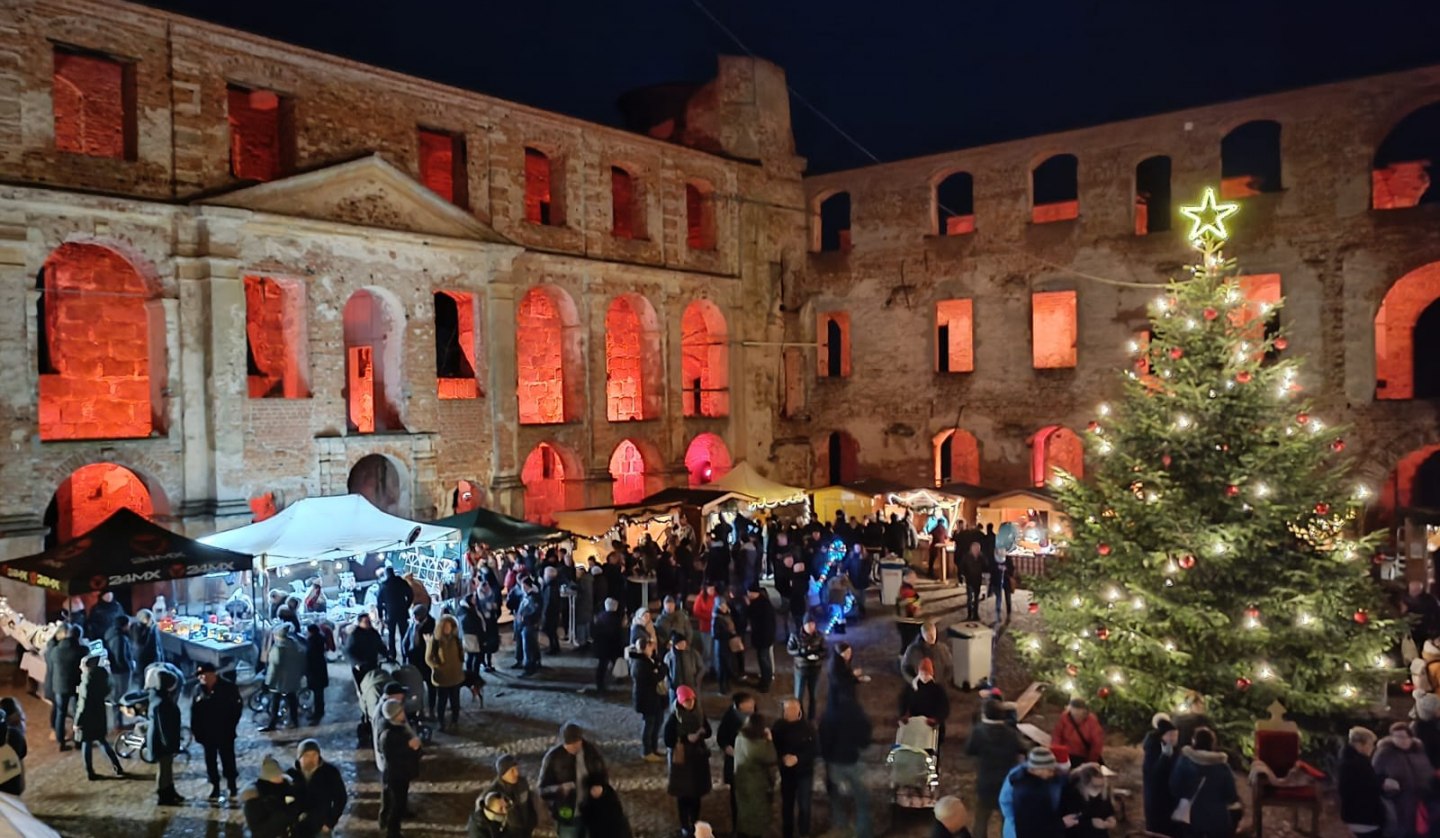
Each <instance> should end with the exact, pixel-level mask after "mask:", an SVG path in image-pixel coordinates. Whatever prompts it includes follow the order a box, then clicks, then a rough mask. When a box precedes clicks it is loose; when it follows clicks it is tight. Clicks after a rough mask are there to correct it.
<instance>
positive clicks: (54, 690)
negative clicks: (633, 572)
mask: <svg viewBox="0 0 1440 838" xmlns="http://www.w3.org/2000/svg"><path fill="white" fill-rule="evenodd" d="M79 632H80V629H79V628H77V627H75V626H71V625H64V624H62V625H61V626H60V628H59V629H58V630H57V631H56V632H55V636H54V637H53V638H51V643H52V644H53V645H51V646H49V647H48V648H47V649H46V650H45V682H46V684H47V685H48V687H49V693H50V695H51V696H52V700H53V702H54V713H52V715H51V720H50V721H51V725H52V726H53V727H54V730H55V742H56V743H57V744H58V745H59V746H60V750H62V751H68V750H70V741H69V740H68V739H66V738H65V716H66V715H67V713H68V712H69V710H70V706H71V705H72V704H73V703H74V702H75V695H76V693H78V692H79V690H80V662H81V661H82V660H84V659H85V649H84V647H83V646H82V645H81V643H80V638H79V636H78V635H79Z"/></svg>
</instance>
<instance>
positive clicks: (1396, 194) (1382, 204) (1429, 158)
mask: <svg viewBox="0 0 1440 838" xmlns="http://www.w3.org/2000/svg"><path fill="white" fill-rule="evenodd" d="M1436 160H1440V102H1435V103H1433V104H1430V105H1426V106H1425V107H1423V108H1420V109H1419V110H1417V111H1413V112H1411V113H1410V115H1408V116H1406V117H1405V118H1404V119H1402V120H1400V123H1399V124H1398V125H1396V126H1395V127H1394V129H1392V130H1391V131H1390V133H1389V134H1388V135H1386V137H1385V139H1384V140H1383V141H1382V142H1381V143H1380V147H1379V148H1377V149H1376V150H1375V163H1374V166H1373V167H1372V171H1371V173H1370V177H1371V185H1372V191H1371V205H1372V206H1373V207H1375V209H1403V208H1405V207H1413V206H1418V205H1420V204H1433V203H1440V186H1437V185H1436V184H1435V183H1433V181H1432V179H1431V177H1430V169H1431V167H1432V166H1433V165H1434V162H1435V161H1436Z"/></svg>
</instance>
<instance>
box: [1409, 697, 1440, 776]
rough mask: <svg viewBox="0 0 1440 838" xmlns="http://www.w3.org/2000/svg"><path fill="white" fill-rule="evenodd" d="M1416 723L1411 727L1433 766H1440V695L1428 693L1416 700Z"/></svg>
mask: <svg viewBox="0 0 1440 838" xmlns="http://www.w3.org/2000/svg"><path fill="white" fill-rule="evenodd" d="M1414 716H1415V723H1414V724H1412V725H1411V726H1410V728H1411V730H1412V731H1413V732H1414V734H1415V738H1416V739H1419V740H1420V745H1421V746H1422V747H1424V748H1425V756H1426V757H1428V758H1429V759H1430V764H1431V765H1440V694H1436V693H1426V694H1424V695H1421V696H1416V698H1415V711H1414Z"/></svg>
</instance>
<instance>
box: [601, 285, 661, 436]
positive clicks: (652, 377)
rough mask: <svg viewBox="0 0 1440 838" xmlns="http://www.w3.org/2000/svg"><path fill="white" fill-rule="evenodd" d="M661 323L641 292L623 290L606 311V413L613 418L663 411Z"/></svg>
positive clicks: (622, 419) (642, 416) (620, 419)
mask: <svg viewBox="0 0 1440 838" xmlns="http://www.w3.org/2000/svg"><path fill="white" fill-rule="evenodd" d="M660 361H661V359H660V327H659V323H658V321H657V318H656V317H655V309H654V308H653V307H652V306H651V305H650V302H649V301H648V300H646V299H645V298H644V297H642V296H640V295H639V294H623V295H621V296H619V297H616V298H615V300H614V301H613V302H611V303H610V309H609V311H607V312H606V314H605V415H606V418H608V419H609V420H610V421H611V422H627V421H630V420H635V419H654V418H656V417H658V416H659V415H660V386H659V384H660Z"/></svg>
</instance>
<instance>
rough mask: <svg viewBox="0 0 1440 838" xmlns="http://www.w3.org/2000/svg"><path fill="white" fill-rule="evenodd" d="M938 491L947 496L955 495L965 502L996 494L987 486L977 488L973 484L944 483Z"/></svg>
mask: <svg viewBox="0 0 1440 838" xmlns="http://www.w3.org/2000/svg"><path fill="white" fill-rule="evenodd" d="M940 491H942V492H944V493H945V494H947V495H957V496H959V497H962V498H965V499H967V500H984V499H985V498H988V497H993V496H994V495H996V494H998V492H997V491H996V490H995V489H991V488H989V487H987V486H977V485H976V484H974V483H946V484H945V485H944V486H941V487H940Z"/></svg>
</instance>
